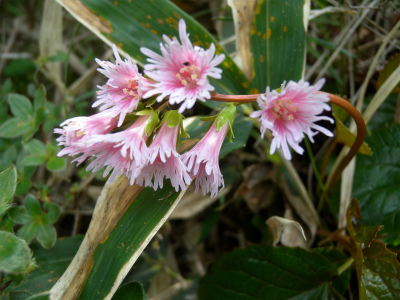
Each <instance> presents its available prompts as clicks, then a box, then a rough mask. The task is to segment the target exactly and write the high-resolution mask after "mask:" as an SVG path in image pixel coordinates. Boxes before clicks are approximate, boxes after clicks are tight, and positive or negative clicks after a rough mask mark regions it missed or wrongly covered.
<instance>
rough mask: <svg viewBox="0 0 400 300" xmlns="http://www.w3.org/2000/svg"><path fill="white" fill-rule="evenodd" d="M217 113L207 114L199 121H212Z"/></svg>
mask: <svg viewBox="0 0 400 300" xmlns="http://www.w3.org/2000/svg"><path fill="white" fill-rule="evenodd" d="M217 117H218V115H214V116H208V117H201V118H200V121H203V122H207V121H214V120H215V119H216V118H217Z"/></svg>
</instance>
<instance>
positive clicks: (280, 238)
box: [266, 208, 307, 248]
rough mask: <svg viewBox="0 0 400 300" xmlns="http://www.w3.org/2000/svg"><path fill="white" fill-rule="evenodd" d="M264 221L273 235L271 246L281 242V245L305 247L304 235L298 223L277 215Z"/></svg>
mask: <svg viewBox="0 0 400 300" xmlns="http://www.w3.org/2000/svg"><path fill="white" fill-rule="evenodd" d="M288 209H289V210H290V208H288ZM266 223H267V225H268V226H269V228H271V231H272V235H273V237H274V242H273V246H276V245H277V244H278V243H279V242H281V243H282V245H285V246H288V247H302V248H306V247H307V243H306V242H305V241H306V240H307V239H306V235H305V234H304V230H303V227H301V225H300V223H298V222H296V221H293V220H290V219H286V218H282V217H278V216H273V217H270V218H269V219H268V220H267V221H266Z"/></svg>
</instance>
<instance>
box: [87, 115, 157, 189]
mask: <svg viewBox="0 0 400 300" xmlns="http://www.w3.org/2000/svg"><path fill="white" fill-rule="evenodd" d="M148 119H149V116H142V117H139V118H138V119H137V120H136V121H135V122H134V123H133V124H132V125H131V126H130V127H129V128H127V129H126V130H124V131H121V132H117V133H111V134H106V135H97V136H93V137H91V139H90V145H89V148H90V147H91V146H92V145H96V146H97V148H98V150H97V151H93V150H92V151H91V155H92V156H93V155H95V156H97V158H96V159H95V160H94V161H93V162H92V163H91V164H90V165H89V166H88V168H87V170H90V169H93V172H96V171H98V170H100V169H101V168H103V167H106V170H105V172H104V174H103V176H104V177H105V176H107V175H108V173H109V172H110V171H111V170H114V171H113V173H112V175H111V177H110V179H109V180H110V182H111V181H113V180H114V178H115V176H116V175H117V174H124V175H125V176H126V177H127V178H128V179H130V184H131V185H132V184H133V183H134V182H135V179H136V177H137V176H138V175H139V173H140V172H141V170H142V168H143V167H144V166H145V165H146V164H147V162H148V160H149V149H148V148H147V145H146V140H147V136H146V134H145V129H146V125H147V121H148Z"/></svg>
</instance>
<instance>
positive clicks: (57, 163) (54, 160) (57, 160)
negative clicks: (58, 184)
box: [46, 156, 67, 171]
mask: <svg viewBox="0 0 400 300" xmlns="http://www.w3.org/2000/svg"><path fill="white" fill-rule="evenodd" d="M66 165H67V164H66V162H65V159H64V158H62V157H56V156H53V157H51V158H50V159H49V161H48V162H47V164H46V168H47V170H49V171H59V170H63V169H65V167H66Z"/></svg>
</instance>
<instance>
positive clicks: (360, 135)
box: [317, 92, 366, 191]
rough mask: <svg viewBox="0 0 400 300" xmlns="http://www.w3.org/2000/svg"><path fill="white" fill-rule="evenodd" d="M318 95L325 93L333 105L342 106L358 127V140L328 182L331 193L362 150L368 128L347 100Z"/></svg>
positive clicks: (327, 189)
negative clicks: (347, 167)
mask: <svg viewBox="0 0 400 300" xmlns="http://www.w3.org/2000/svg"><path fill="white" fill-rule="evenodd" d="M317 93H324V94H327V95H328V96H329V99H330V101H331V102H332V103H333V104H336V105H338V106H340V107H341V108H343V109H345V110H346V111H347V112H348V113H349V114H350V115H351V117H352V118H353V120H354V122H355V123H356V125H357V137H356V140H355V141H354V143H353V145H352V146H351V148H350V150H349V152H348V153H347V155H346V157H345V158H344V159H343V160H342V162H341V163H340V166H339V167H338V168H337V169H336V171H335V173H334V175H333V176H332V177H331V180H329V179H328V180H327V182H326V184H325V188H326V191H329V190H330V189H331V188H332V187H333V185H334V184H335V183H336V181H337V180H338V179H339V177H340V175H341V174H342V172H343V170H344V169H345V168H346V166H347V165H348V164H349V162H350V161H351V160H352V159H353V157H354V156H355V155H356V154H357V152H358V149H360V147H361V145H362V143H363V141H364V139H365V133H366V128H365V122H364V119H363V117H362V116H361V114H360V113H359V111H358V110H357V109H356V108H355V107H354V106H353V105H351V104H350V103H349V102H347V101H346V100H344V99H342V98H340V97H338V96H335V95H332V94H329V93H325V92H317Z"/></svg>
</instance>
